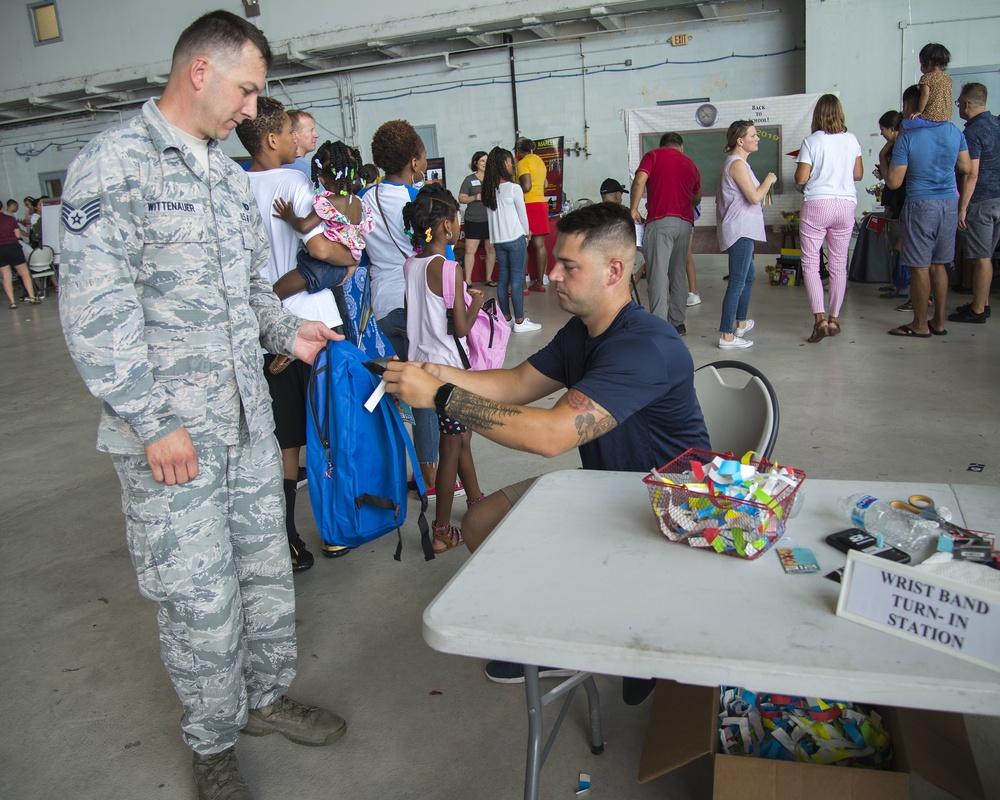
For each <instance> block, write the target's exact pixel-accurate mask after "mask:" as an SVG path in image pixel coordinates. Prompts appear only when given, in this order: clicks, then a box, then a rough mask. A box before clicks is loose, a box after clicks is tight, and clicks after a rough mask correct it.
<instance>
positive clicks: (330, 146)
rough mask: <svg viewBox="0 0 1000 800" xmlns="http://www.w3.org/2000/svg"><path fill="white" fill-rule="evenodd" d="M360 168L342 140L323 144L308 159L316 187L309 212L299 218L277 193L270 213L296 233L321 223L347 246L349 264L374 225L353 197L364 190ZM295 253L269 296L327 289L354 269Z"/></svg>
mask: <svg viewBox="0 0 1000 800" xmlns="http://www.w3.org/2000/svg"><path fill="white" fill-rule="evenodd" d="M361 167H362V163H361V153H360V152H359V151H358V150H357V149H356V148H354V147H348V146H347V145H346V144H344V143H343V142H324V143H323V145H322V147H320V148H319V150H317V151H316V155H315V156H314V157H313V162H312V180H313V186H314V187H315V188H316V196H315V197H314V198H313V210H312V213H310V214H309V216H308V217H299V216H296V214H295V211H294V210H293V209H292V206H291V204H290V203H288V202H287V201H286V200H285V199H284V198H283V197H279V198H278V199H277V200H275V201H274V216H276V217H278V218H279V219H283V220H284V221H285V222H287V223H288V224H289V225H291V226H292V227H293V228H294V229H295V230H297V231H298V232H299V233H308V232H309V231H311V230H312V229H313V228H315V227H316V226H317V225H319V224H320V223H322V224H323V235H324V236H326V238H327V239H329V240H330V241H331V242H338V243H340V244H342V245H344V246H345V247H347V248H348V249H349V250H350V251H351V255H352V256H354V264H355V267H356V266H357V264H358V262H359V261H360V260H361V251H362V250H364V249H365V240H364V235H365V234H366V233H371V231H372V228H374V227H375V220H374V218H373V216H372V213H371V210H370V209H369V208H368V207H367V206H365V205H363V204H362V203H361V202H358V200H357V197H356V191H357V190H358V189H360V188H364V183H363V180H364V179H363V178H361ZM320 187H322V188H320ZM299 256H300V257H299V259H298V262H297V264H296V268H295V269H293V270H291V271H289V272H286V273H285V274H284V275H282V276H281V278H279V279H278V282H277V283H276V284H274V291H275V294H277V295H278V297H281V298H282V299H284V298H285V297H290V296H291V295H293V294H298V293H299V292H302V291H308V292H309V293H310V294H315V293H316V292H320V291H322V290H323V289H333V288H335V287H337V286H340V285H341V284H342V283H343V282H344V281H345V280H347V278H348V277H349V276H350V274H351V273H352V272H354V267H336V266H333V265H332V264H327V263H326V262H324V261H319V260H318V259H315V258H308V259H303V258H302V257H301V256H302V254H301V253H300V254H299Z"/></svg>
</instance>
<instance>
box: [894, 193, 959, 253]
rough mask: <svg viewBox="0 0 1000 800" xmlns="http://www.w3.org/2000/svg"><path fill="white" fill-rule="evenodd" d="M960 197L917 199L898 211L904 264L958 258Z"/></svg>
mask: <svg viewBox="0 0 1000 800" xmlns="http://www.w3.org/2000/svg"><path fill="white" fill-rule="evenodd" d="M957 230H958V198H957V197H948V198H942V199H940V200H938V199H934V200H916V201H914V202H912V203H906V204H905V205H904V206H903V210H902V212H901V213H900V215H899V236H900V240H901V242H902V249H901V252H900V261H901V263H902V264H903V266H904V267H916V268H918V269H919V268H921V267H929V266H930V265H931V264H949V263H951V261H952V260H953V259H954V258H955V233H956V231H957Z"/></svg>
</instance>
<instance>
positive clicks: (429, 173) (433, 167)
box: [424, 158, 448, 189]
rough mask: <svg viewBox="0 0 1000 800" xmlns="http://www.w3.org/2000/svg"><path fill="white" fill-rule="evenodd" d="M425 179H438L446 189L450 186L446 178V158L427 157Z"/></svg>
mask: <svg viewBox="0 0 1000 800" xmlns="http://www.w3.org/2000/svg"><path fill="white" fill-rule="evenodd" d="M424 180H425V181H437V182H438V183H440V184H441V185H442V186H443V187H444V188H445V189H447V188H448V183H447V181H446V179H445V171H444V159H443V158H428V159H427V169H426V171H425V172H424Z"/></svg>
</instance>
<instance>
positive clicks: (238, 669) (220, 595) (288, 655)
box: [112, 429, 296, 755]
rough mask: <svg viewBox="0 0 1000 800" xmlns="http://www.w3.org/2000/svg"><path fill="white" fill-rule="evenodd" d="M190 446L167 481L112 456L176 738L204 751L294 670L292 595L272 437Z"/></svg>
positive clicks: (280, 690)
mask: <svg viewBox="0 0 1000 800" xmlns="http://www.w3.org/2000/svg"><path fill="white" fill-rule="evenodd" d="M244 430H245V429H244ZM196 448H197V451H198V470H199V471H198V477H196V478H195V479H193V480H191V481H189V482H187V483H185V484H179V485H175V486H166V485H165V484H160V483H156V482H155V481H154V480H153V477H152V472H151V469H150V467H149V464H148V463H147V461H146V457H145V456H144V455H114V456H112V458H113V461H114V465H115V469H116V470H117V472H118V477H119V479H120V481H121V485H122V509H123V510H124V512H125V516H126V530H127V534H128V545H129V551H130V552H131V554H132V561H133V563H134V565H135V570H136V574H137V575H138V578H139V590H140V591H141V592H142V594H143V595H144V596H146V597H148V598H150V599H151V600H155V601H156V602H157V603H159V605H160V609H159V614H158V623H159V627H160V655H161V657H162V658H163V663H164V664H165V665H166V667H167V672H168V673H169V674H170V679H171V681H172V682H173V684H174V689H175V690H176V692H177V695H178V697H179V698H180V700H181V703H182V705H183V707H184V715H183V717H182V719H181V728H182V729H183V734H184V740H185V742H186V744H187V745H188V747H190V748H191V749H192V750H194V751H195V752H196V753H199V754H201V755H208V754H211V753H218V752H221V751H222V750H225V749H226V748H228V747H231V746H232V745H234V744H235V743H236V740H237V738H238V736H239V731H240V729H241V728H242V727H243V726H244V725H245V724H246V720H247V710H248V708H259V707H260V706H263V705H267V704H269V703H271V702H273V701H274V700H276V699H277V698H278V697H280V696H281V695H283V694H284V693H285V691H286V690H287V689H288V686H289V684H290V683H291V681H292V678H293V677H294V676H295V659H296V646H295V591H294V587H293V584H292V572H291V561H290V558H289V553H288V541H287V537H286V535H285V511H284V495H283V492H282V483H281V478H282V473H281V458H280V455H279V450H278V446H277V442H276V441H275V440H274V437H273V436H272V437H267V438H265V439H264V440H263V441H262V442H260V443H258V444H256V445H252V444H250V443H249V441H248V440H247V437H244V443H242V444H239V445H232V446H228V447H227V446H220V447H210V448H209V447H198V446H197V445H196Z"/></svg>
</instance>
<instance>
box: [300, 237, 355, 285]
mask: <svg viewBox="0 0 1000 800" xmlns="http://www.w3.org/2000/svg"><path fill="white" fill-rule="evenodd" d="M295 268H296V269H297V270H298V271H299V275H301V276H302V277H303V278H304V279H305V282H306V291H307V292H309V294H316V292H322V291H323V290H324V289H334V288H336V287H337V286H340V284H342V283H343V282H344V279H345V278H346V277H347V270H348V268H347V267H335V266H334V265H333V264H327V263H326V262H325V261H320V260H319V259H318V258H313V257H312V256H311V255H309V253H308V251H306V250H304V249H302V248H300V249H299V254H298V255H297V256H296V258H295Z"/></svg>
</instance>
